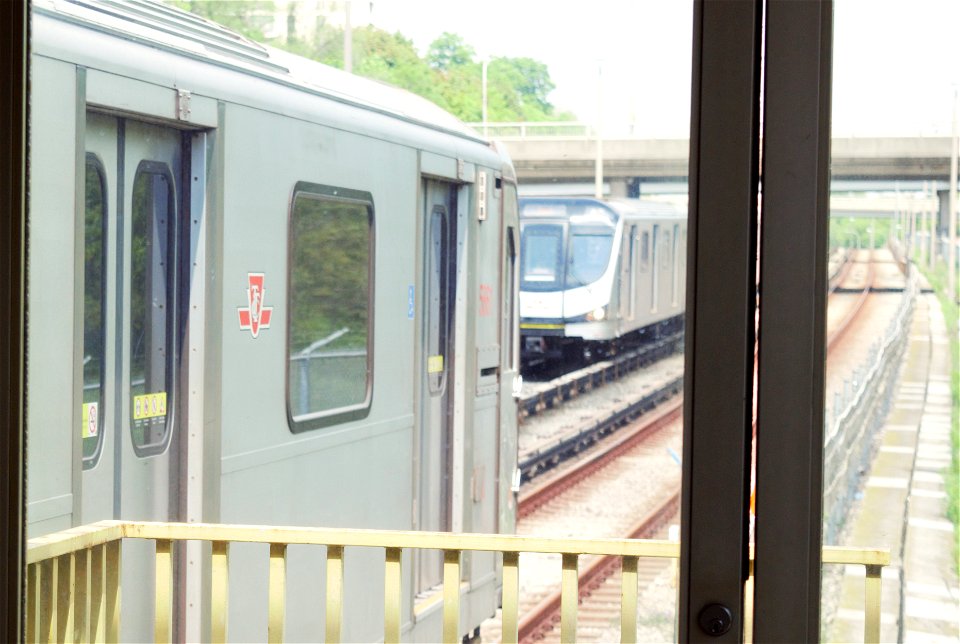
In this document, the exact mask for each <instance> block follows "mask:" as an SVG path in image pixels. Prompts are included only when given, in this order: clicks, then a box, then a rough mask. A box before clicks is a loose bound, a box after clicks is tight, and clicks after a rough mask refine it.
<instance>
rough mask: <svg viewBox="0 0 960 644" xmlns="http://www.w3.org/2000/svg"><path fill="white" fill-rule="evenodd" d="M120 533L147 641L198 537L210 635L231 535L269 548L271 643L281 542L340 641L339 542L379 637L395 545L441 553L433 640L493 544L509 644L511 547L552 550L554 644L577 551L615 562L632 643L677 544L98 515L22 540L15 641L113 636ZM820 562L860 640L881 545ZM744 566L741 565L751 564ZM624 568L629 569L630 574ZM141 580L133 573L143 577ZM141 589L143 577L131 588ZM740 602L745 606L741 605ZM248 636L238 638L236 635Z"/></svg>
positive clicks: (569, 627)
mask: <svg viewBox="0 0 960 644" xmlns="http://www.w3.org/2000/svg"><path fill="white" fill-rule="evenodd" d="M124 539H147V540H152V541H154V542H155V544H156V563H155V567H154V570H155V589H156V590H155V597H154V605H155V612H154V619H155V624H154V638H155V640H156V641H160V642H166V641H170V640H171V636H172V626H171V625H172V615H173V611H174V608H173V607H174V603H175V599H174V598H175V593H174V584H173V553H174V543H175V542H182V541H188V540H189V541H193V540H197V541H207V542H210V543H211V544H212V547H211V549H210V550H211V554H210V561H209V568H210V570H211V577H212V579H211V587H210V596H209V597H210V602H209V604H210V625H211V627H210V628H211V631H210V639H211V640H212V641H214V642H222V641H225V640H226V636H227V611H226V606H227V597H228V594H229V586H228V578H227V573H228V568H229V557H230V544H231V543H260V544H269V547H270V548H269V553H270V554H269V558H270V560H269V593H268V606H267V611H268V615H269V617H268V633H267V637H268V640H269V641H271V642H279V641H282V640H283V628H284V611H285V586H286V573H287V559H286V554H287V548H288V546H290V545H293V544H296V545H304V544H306V545H313V546H326V553H327V554H326V559H327V565H326V632H325V639H326V641H327V642H336V641H339V640H340V637H341V623H342V616H343V579H344V549H345V548H378V549H383V551H384V553H385V556H384V569H383V578H384V592H385V595H384V599H385V603H384V620H383V623H384V627H383V628H384V630H383V633H384V640H385V641H388V642H396V641H399V640H400V635H401V630H400V629H401V624H402V623H403V621H402V617H403V615H402V606H401V600H400V598H401V591H402V578H403V576H402V570H401V565H402V561H403V551H404V550H405V549H432V550H442V551H443V552H444V557H443V588H442V599H443V634H442V635H443V641H445V642H459V641H460V637H461V632H460V627H459V616H460V588H461V585H460V578H461V577H460V559H461V554H462V553H463V552H464V551H485V552H499V553H501V555H502V560H503V616H502V633H503V635H502V636H503V641H504V642H516V641H517V635H518V625H519V615H518V606H519V601H518V600H519V555H520V553H521V552H538V553H553V554H560V555H562V592H563V596H562V600H561V605H562V608H561V612H562V617H561V640H562V641H569V642H572V641H574V639H575V637H576V623H577V618H576V616H577V597H578V577H577V572H578V558H579V556H580V555H587V554H592V555H613V556H617V557H620V558H621V565H622V567H623V570H624V574H623V587H622V596H621V638H622V641H625V642H630V641H634V640H635V637H636V632H637V630H636V624H637V576H636V572H635V571H636V570H637V568H636V566H637V560H638V558H639V557H659V558H670V559H676V558H677V557H679V554H680V547H679V544H677V543H676V542H673V541H663V540H631V539H548V538H534V537H522V536H505V535H483V534H453V533H436V532H402V531H387V530H345V529H339V530H333V529H325V528H291V527H271V526H245V525H213V524H196V523H194V524H183V523H151V522H134V521H125V522H122V521H102V522H99V523H94V524H91V525H88V526H83V527H78V528H73V529H70V530H65V531H63V532H58V533H55V534H51V535H47V536H45V537H40V538H36V539H31V540H30V542H29V547H28V553H27V565H28V568H27V641H31V642H33V641H44V642H46V641H53V640H55V641H66V640H74V641H104V640H107V641H117V640H118V639H119V634H120V618H121V611H120V580H121V575H120V562H121V559H122V558H121V548H122V543H123V540H124ZM823 561H824V563H845V564H859V565H862V566H864V567H865V569H866V575H865V579H866V581H865V584H866V585H865V606H864V610H865V618H866V619H865V622H866V626H865V629H864V638H865V641H868V642H869V641H877V638H878V637H879V633H880V630H879V629H880V585H881V570H882V568H883V567H884V566H886V565H888V564H889V563H890V554H889V552H887V551H884V550H871V549H856V548H838V547H828V548H824V549H823ZM751 570H752V566H751ZM631 572H632V574H631ZM147 581H148V580H144V582H147ZM140 586H141V587H143V588H149V587H150V584H149V583H142V584H140ZM748 610H749V606H748ZM247 636H249V634H247Z"/></svg>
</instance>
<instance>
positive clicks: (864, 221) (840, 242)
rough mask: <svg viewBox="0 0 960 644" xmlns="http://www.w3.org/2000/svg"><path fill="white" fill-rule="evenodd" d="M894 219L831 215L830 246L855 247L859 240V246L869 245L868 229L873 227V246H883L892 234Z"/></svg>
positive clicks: (865, 246)
mask: <svg viewBox="0 0 960 644" xmlns="http://www.w3.org/2000/svg"><path fill="white" fill-rule="evenodd" d="M894 224H895V221H894V220H892V219H890V220H884V219H874V218H871V217H831V218H830V248H840V247H844V246H846V247H851V248H855V247H856V246H857V243H858V241H859V245H860V247H861V248H867V247H868V246H869V245H870V229H871V228H873V247H874V248H883V247H884V246H886V245H887V238H888V237H889V236H890V235H891V234H892V233H891V230H892V226H893V225H894Z"/></svg>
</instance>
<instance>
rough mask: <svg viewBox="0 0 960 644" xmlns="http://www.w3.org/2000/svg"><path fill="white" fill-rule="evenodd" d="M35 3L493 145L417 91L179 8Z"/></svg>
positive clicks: (116, 0) (42, 9)
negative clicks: (355, 72) (358, 73)
mask: <svg viewBox="0 0 960 644" xmlns="http://www.w3.org/2000/svg"><path fill="white" fill-rule="evenodd" d="M33 6H34V10H35V11H36V12H37V13H39V14H41V15H42V14H46V15H49V16H53V17H55V18H57V19H59V20H62V21H64V22H67V23H72V24H77V25H81V26H83V27H86V28H89V29H93V30H96V31H100V32H103V33H107V34H110V35H113V36H116V37H120V38H123V39H125V40H128V41H131V42H136V43H139V44H142V45H146V46H148V47H151V48H154V49H159V50H163V51H168V52H173V53H176V54H178V55H181V56H185V57H188V58H193V59H196V60H201V61H204V62H207V63H210V64H213V65H217V66H220V67H224V68H229V69H233V70H237V71H240V72H242V73H244V74H248V75H251V76H256V77H260V78H265V79H268V80H272V81H274V82H278V83H282V84H284V85H288V86H292V87H296V88H300V89H302V90H305V91H308V92H311V93H314V94H319V95H322V96H325V97H327V98H330V99H333V100H336V101H340V102H343V103H348V104H352V105H355V106H358V107H362V108H366V109H370V110H374V111H377V112H381V113H384V114H388V115H392V116H395V117H398V118H401V119H404V120H407V121H412V122H415V123H417V124H419V125H423V126H426V127H429V128H432V129H435V130H440V131H443V132H446V133H450V134H455V135H458V136H460V137H463V138H467V139H471V140H473V141H477V142H480V143H487V142H486V141H485V140H484V139H483V138H482V137H481V136H480V135H479V134H478V133H477V132H476V131H474V130H473V129H471V128H469V127H467V126H466V125H464V124H463V123H462V122H461V121H460V120H459V119H457V118H456V117H455V116H453V115H452V114H450V113H448V112H446V111H445V110H443V109H442V108H440V107H438V106H437V105H435V104H433V103H431V102H430V101H428V100H427V99H425V98H422V97H420V96H417V95H416V94H413V93H412V92H409V91H406V90H403V89H400V88H397V87H394V86H392V85H388V84H387V83H383V82H379V81H375V80H370V79H367V78H363V77H361V76H355V75H353V74H349V73H347V72H344V71H342V70H340V69H336V68H334V67H330V66H328V65H324V64H322V63H318V62H316V61H313V60H309V59H306V58H302V57H300V56H297V55H295V54H291V53H289V52H285V51H281V50H279V49H275V48H272V47H269V46H266V45H262V44H260V43H257V42H254V41H252V40H250V39H248V38H246V37H244V36H242V35H240V34H238V33H236V32H234V31H231V30H230V29H227V28H226V27H223V26H221V25H219V24H217V23H215V22H212V21H210V20H207V19H205V18H202V17H200V16H196V15H194V14H191V13H189V12H186V11H183V10H180V9H178V8H176V7H171V6H169V5H165V4H161V3H159V2H154V1H152V0H35V2H34V3H33ZM56 44H57V46H58V47H63V48H71V47H72V48H79V47H81V46H82V43H63V42H58V43H56Z"/></svg>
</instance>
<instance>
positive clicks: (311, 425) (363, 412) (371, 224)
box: [284, 181, 376, 434]
mask: <svg viewBox="0 0 960 644" xmlns="http://www.w3.org/2000/svg"><path fill="white" fill-rule="evenodd" d="M298 198H306V199H316V200H320V201H329V202H334V203H341V204H344V203H345V204H356V205H361V206H363V207H365V208H366V210H367V230H368V239H367V256H368V261H367V271H368V281H367V284H368V287H367V361H366V373H367V383H366V394H365V396H364V399H363V401H361V402H360V403H356V404H352V405H344V406H340V407H334V408H332V409H325V410H322V411H314V412H308V413H305V414H295V413H294V412H293V408H292V407H293V406H292V402H293V400H292V398H291V393H292V389H291V386H290V385H291V382H290V380H291V379H290V359H291V356H292V354H291V346H290V340H291V337H292V333H291V325H292V323H293V312H292V307H291V302H292V301H293V298H292V296H293V293H292V288H293V259H294V258H293V243H294V235H293V232H294V208H295V206H296V203H297V199H298ZM375 293H376V208H375V206H374V201H373V194H372V193H370V192H367V191H363V190H356V189H352V188H342V187H337V186H329V185H323V184H318V183H311V182H308V181H298V182H297V183H296V184H295V185H294V187H293V191H292V192H291V194H290V203H289V206H288V208H287V289H286V296H287V301H286V304H285V308H286V313H287V315H286V324H285V331H286V339H285V340H284V347H285V353H286V360H285V361H284V391H285V396H284V397H285V403H284V404H285V407H286V414H287V425H288V427H289V428H290V431H291V432H292V433H294V434H298V433H300V432H304V431H310V430H316V429H322V428H325V427H330V426H333V425H340V424H343V423H347V422H350V421H354V420H359V419H362V418H366V417H367V416H368V415H369V414H370V409H371V407H372V406H373V389H374V377H373V376H374V350H375V347H374V331H375V325H374V322H375V320H376V316H375V310H374V302H375Z"/></svg>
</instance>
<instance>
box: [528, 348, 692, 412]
mask: <svg viewBox="0 0 960 644" xmlns="http://www.w3.org/2000/svg"><path fill="white" fill-rule="evenodd" d="M683 337H684V336H683V333H682V332H680V333H675V334H673V335H671V336H669V337H667V338H664V339H662V340H659V341H657V342H655V343H653V344H651V345H649V346H646V347H643V348H642V349H634V350H632V351H628V352H626V353H624V354H622V355H619V356H616V357H614V358H613V359H611V360H604V361H603V362H598V363H596V364H594V365H591V366H589V367H586V368H584V369H580V370H578V371H574V372H571V373H568V374H565V375H563V376H560V377H558V378H554V379H553V380H552V381H551V382H550V384H549V386H548V387H546V388H544V389H543V390H541V391H538V392H536V393H534V394H530V395H529V396H525V397H523V398H520V399H519V400H517V421H518V423H522V422H523V419H524V418H527V417H529V416H535V415H537V414H538V413H540V412H541V411H544V410H546V409H552V408H554V407H559V406H560V405H562V404H563V403H564V402H566V401H567V400H570V399H571V398H574V397H576V396H577V395H579V394H581V393H584V392H586V391H590V390H592V389H596V388H597V387H602V386H603V385H604V384H606V383H608V382H613V381H614V380H617V379H619V378H621V377H623V376H625V375H626V374H628V373H630V372H632V371H635V370H637V369H639V368H641V367H645V366H647V365H649V364H651V363H653V362H656V361H657V360H662V359H663V358H666V357H668V356H670V355H672V354H674V353H676V351H677V349H678V348H682V346H683Z"/></svg>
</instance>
